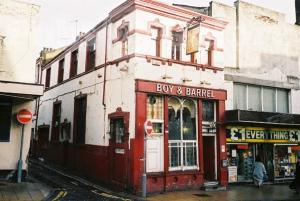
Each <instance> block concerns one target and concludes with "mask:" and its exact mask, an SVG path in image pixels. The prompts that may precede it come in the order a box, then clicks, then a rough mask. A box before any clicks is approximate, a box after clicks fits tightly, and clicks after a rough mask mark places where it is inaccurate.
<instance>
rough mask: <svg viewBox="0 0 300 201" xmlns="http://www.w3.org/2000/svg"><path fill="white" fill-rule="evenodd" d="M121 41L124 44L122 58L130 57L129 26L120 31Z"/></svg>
mask: <svg viewBox="0 0 300 201" xmlns="http://www.w3.org/2000/svg"><path fill="white" fill-rule="evenodd" d="M120 39H121V42H122V52H121V55H122V56H126V55H128V26H125V27H124V28H122V29H120Z"/></svg>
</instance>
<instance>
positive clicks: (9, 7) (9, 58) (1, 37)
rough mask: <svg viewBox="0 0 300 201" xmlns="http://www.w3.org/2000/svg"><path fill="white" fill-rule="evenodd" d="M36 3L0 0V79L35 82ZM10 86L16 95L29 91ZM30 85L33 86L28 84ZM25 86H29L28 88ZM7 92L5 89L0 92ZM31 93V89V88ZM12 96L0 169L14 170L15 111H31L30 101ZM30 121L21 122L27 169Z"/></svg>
mask: <svg viewBox="0 0 300 201" xmlns="http://www.w3.org/2000/svg"><path fill="white" fill-rule="evenodd" d="M38 20H39V6H36V5H32V4H29V3H23V2H20V1H15V0H0V81H1V80H5V81H11V82H26V83H34V82H35V58H36V55H37V53H38V51H37V29H38ZM12 86H15V87H14V88H12V89H11V88H10V90H12V91H13V92H15V93H16V94H26V93H29V92H30V91H27V92H26V91H24V93H23V92H22V91H18V90H19V89H20V88H21V87H23V88H24V86H22V85H21V84H12ZM31 87H32V88H34V87H33V86H31ZM28 89H29V88H28ZM1 92H2V93H8V94H7V95H9V93H11V92H7V91H6V90H5V89H4V90H0V93H1ZM31 93H36V94H38V93H40V92H34V90H31ZM11 99H12V103H13V106H12V113H13V116H12V119H11V129H10V140H9V142H0V170H14V169H16V168H17V161H18V159H19V153H20V143H21V125H20V124H19V123H17V121H16V118H15V114H16V113H17V112H18V111H19V110H20V109H24V108H26V109H28V110H30V111H32V112H33V101H31V100H24V99H23V100H21V99H17V98H11ZM30 136H31V123H29V124H27V125H25V130H24V145H23V157H22V160H23V169H26V168H27V156H28V150H29V145H30Z"/></svg>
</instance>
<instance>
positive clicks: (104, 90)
mask: <svg viewBox="0 0 300 201" xmlns="http://www.w3.org/2000/svg"><path fill="white" fill-rule="evenodd" d="M109 21H110V18H109V17H108V18H107V19H106V25H105V53H104V75H103V90H102V91H103V94H102V105H103V108H104V126H103V128H104V135H103V138H104V139H105V135H106V133H105V131H106V128H105V125H106V123H105V118H106V102H105V92H106V68H107V42H108V23H109Z"/></svg>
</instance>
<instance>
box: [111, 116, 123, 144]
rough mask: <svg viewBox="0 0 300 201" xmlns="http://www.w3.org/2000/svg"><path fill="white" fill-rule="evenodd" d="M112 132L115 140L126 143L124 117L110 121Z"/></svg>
mask: <svg viewBox="0 0 300 201" xmlns="http://www.w3.org/2000/svg"><path fill="white" fill-rule="evenodd" d="M110 132H111V136H112V139H113V140H115V143H124V142H125V138H124V136H125V133H124V119H123V118H116V119H112V120H111V122H110Z"/></svg>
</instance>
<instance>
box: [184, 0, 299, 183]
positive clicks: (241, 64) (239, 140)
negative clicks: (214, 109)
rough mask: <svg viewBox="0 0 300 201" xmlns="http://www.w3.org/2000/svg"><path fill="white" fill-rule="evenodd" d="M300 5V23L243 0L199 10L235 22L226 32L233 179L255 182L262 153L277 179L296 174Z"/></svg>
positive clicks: (229, 150)
mask: <svg viewBox="0 0 300 201" xmlns="http://www.w3.org/2000/svg"><path fill="white" fill-rule="evenodd" d="M181 6H182V5H181ZM295 6H296V13H297V14H296V19H297V22H296V25H293V24H289V23H287V22H286V21H285V16H284V14H282V13H279V12H276V11H273V10H269V9H266V8H262V7H259V6H256V5H253V4H250V3H246V2H243V1H237V2H235V4H234V6H228V5H224V4H221V3H217V2H211V3H210V6H209V7H208V8H206V9H204V8H202V9H201V10H200V9H198V11H199V12H204V11H205V12H206V13H208V14H209V15H210V16H213V17H216V18H218V19H224V20H225V21H228V22H229V23H228V25H227V27H226V29H225V31H224V40H225V45H224V46H225V49H224V57H225V60H224V65H225V67H224V74H225V81H226V84H225V85H226V87H225V88H226V89H227V91H228V99H227V101H226V110H227V111H226V115H225V122H226V125H227V126H226V138H227V156H228V159H229V167H228V168H229V169H228V174H229V175H228V179H229V182H249V181H252V170H253V165H254V161H255V158H256V157H257V156H260V157H261V158H262V160H263V162H264V164H265V166H266V169H267V173H268V175H269V178H270V180H271V181H274V182H280V181H285V180H290V179H293V177H294V174H295V167H296V159H297V155H298V157H300V154H299V150H300V146H299V145H300V144H299V143H300V115H299V114H300V105H299V103H298V102H299V99H300V91H299V89H300V88H299V78H300V38H299V35H300V26H299V15H300V13H299V10H300V8H299V0H296V1H295ZM184 7H187V8H188V6H184ZM297 24H298V25H297Z"/></svg>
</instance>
